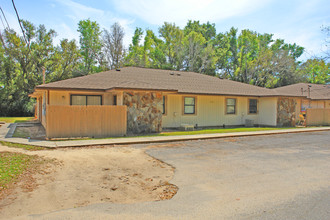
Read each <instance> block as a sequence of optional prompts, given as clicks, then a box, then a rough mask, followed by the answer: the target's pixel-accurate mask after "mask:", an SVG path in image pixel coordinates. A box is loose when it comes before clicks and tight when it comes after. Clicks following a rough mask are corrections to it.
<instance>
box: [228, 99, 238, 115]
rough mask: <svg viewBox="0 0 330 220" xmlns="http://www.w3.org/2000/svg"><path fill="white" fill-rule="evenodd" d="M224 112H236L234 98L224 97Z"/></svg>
mask: <svg viewBox="0 0 330 220" xmlns="http://www.w3.org/2000/svg"><path fill="white" fill-rule="evenodd" d="M226 114H236V99H226Z"/></svg>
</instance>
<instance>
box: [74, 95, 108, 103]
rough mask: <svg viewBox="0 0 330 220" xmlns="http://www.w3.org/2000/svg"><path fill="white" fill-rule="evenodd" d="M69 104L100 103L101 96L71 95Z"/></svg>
mask: <svg viewBox="0 0 330 220" xmlns="http://www.w3.org/2000/svg"><path fill="white" fill-rule="evenodd" d="M71 105H102V96H100V95H71Z"/></svg>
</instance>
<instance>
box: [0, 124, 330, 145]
mask: <svg viewBox="0 0 330 220" xmlns="http://www.w3.org/2000/svg"><path fill="white" fill-rule="evenodd" d="M13 127H14V125H13V124H4V125H2V126H1V127H0V141H5V142H11V143H18V144H28V145H33V146H40V147H48V148H60V147H80V146H97V145H127V144H145V143H160V142H174V141H189V140H202V139H213V138H226V137H244V136H256V135H271V134H288V133H300V132H313V131H330V127H313V128H292V129H280V130H269V131H249V132H233V133H218V134H195V135H177V136H155V137H121V138H108V139H91V140H69V141H46V140H28V139H25V138H13V137H12V133H13Z"/></svg>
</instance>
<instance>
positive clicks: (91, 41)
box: [78, 19, 104, 74]
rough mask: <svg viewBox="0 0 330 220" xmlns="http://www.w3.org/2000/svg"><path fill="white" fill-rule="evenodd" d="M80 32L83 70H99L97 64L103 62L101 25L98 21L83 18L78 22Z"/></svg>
mask: <svg viewBox="0 0 330 220" xmlns="http://www.w3.org/2000/svg"><path fill="white" fill-rule="evenodd" d="M78 32H79V33H80V37H79V38H80V39H79V42H80V47H81V55H82V57H83V63H84V66H83V72H84V74H91V73H94V72H97V71H99V70H100V69H99V68H97V64H101V65H102V64H103V58H104V57H103V56H102V53H101V49H102V40H101V33H102V32H101V31H100V26H99V24H98V23H97V22H96V21H91V20H90V19H87V20H81V21H79V23H78Z"/></svg>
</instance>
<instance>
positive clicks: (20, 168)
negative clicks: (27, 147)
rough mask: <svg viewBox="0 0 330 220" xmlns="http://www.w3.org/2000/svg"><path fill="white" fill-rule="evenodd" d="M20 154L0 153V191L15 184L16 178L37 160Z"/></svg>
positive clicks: (34, 157)
mask: <svg viewBox="0 0 330 220" xmlns="http://www.w3.org/2000/svg"><path fill="white" fill-rule="evenodd" d="M36 158H37V156H30V155H26V154H21V153H11V152H1V153H0V191H1V190H3V189H6V188H7V186H8V185H9V184H11V183H12V182H15V181H16V180H17V179H18V177H19V176H20V175H21V174H22V173H23V172H24V171H25V170H27V169H28V167H30V166H31V165H32V164H33V163H34V162H35V161H36V160H37V159H36Z"/></svg>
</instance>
